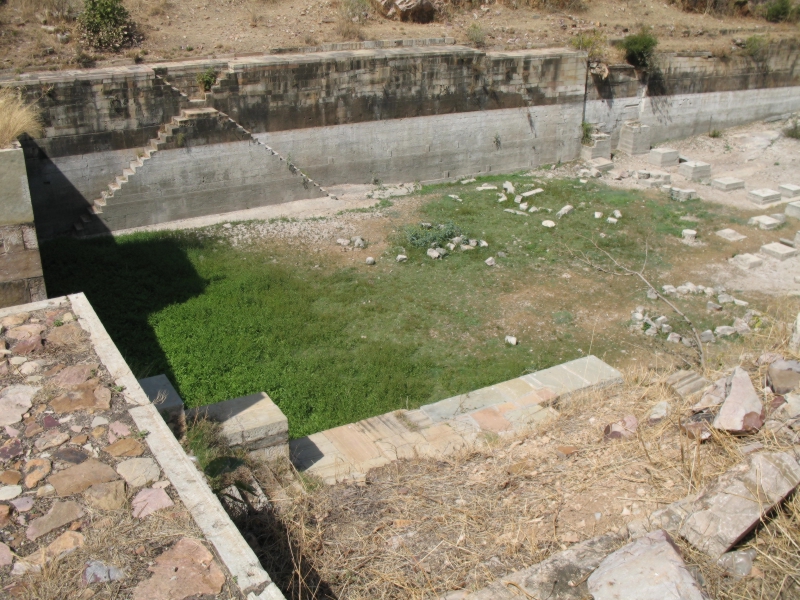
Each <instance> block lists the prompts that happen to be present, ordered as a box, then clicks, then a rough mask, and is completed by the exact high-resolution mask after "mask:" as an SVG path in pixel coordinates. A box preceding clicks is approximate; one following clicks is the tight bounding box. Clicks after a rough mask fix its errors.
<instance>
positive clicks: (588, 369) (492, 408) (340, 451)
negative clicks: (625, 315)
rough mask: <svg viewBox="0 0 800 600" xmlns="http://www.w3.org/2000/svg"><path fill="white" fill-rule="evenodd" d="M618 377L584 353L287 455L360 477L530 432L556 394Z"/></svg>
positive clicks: (329, 476)
mask: <svg viewBox="0 0 800 600" xmlns="http://www.w3.org/2000/svg"><path fill="white" fill-rule="evenodd" d="M621 381H622V374H621V373H620V372H619V371H617V370H616V369H614V368H612V367H610V366H609V365H607V364H606V363H604V362H603V361H602V360H600V359H599V358H597V357H595V356H587V357H585V358H579V359H577V360H573V361H570V362H568V363H564V364H562V365H557V366H555V367H551V368H549V369H544V370H543V371H537V372H536V373H532V374H530V375H524V376H522V377H517V378H516V379H511V380H509V381H505V382H503V383H499V384H497V385H492V386H489V387H486V388H483V389H480V390H475V391H473V392H469V393H467V394H462V395H460V396H454V397H452V398H447V399H445V400H441V401H439V402H434V403H433V404H428V405H425V406H422V407H420V408H418V409H416V410H397V411H394V412H391V413H387V414H385V415H380V416H377V417H371V418H369V419H364V420H363V421H359V422H357V423H352V424H350V425H342V426H341V427H336V428H334V429H328V430H327V431H322V432H319V433H315V434H313V435H310V436H308V437H304V438H300V439H297V440H292V441H290V442H289V453H290V457H291V460H292V463H293V464H294V465H295V467H296V468H297V469H298V470H299V471H304V472H306V473H308V474H312V475H315V476H317V477H319V478H321V479H322V480H323V481H324V482H325V483H328V484H333V483H337V482H341V481H345V480H358V479H361V478H363V477H364V475H365V474H366V472H367V471H368V470H369V469H372V468H374V467H380V466H383V465H385V464H388V463H389V462H392V461H394V460H398V459H401V458H412V457H415V456H422V457H436V456H447V455H448V454H452V453H454V452H457V451H459V450H461V449H463V448H464V447H465V446H467V445H469V444H472V443H474V442H476V441H477V440H478V438H479V437H481V436H485V435H487V434H496V435H509V434H513V433H516V432H521V431H525V430H528V429H530V428H532V427H535V426H537V425H539V424H541V423H544V422H546V421H547V420H549V419H551V418H553V417H554V416H556V415H557V414H558V412H557V411H556V410H555V409H554V408H552V407H551V406H550V405H551V404H552V403H553V401H554V400H556V399H557V398H559V397H563V396H566V395H568V394H572V393H574V392H577V391H580V390H584V389H587V388H591V387H600V386H605V385H610V384H613V383H618V382H621Z"/></svg>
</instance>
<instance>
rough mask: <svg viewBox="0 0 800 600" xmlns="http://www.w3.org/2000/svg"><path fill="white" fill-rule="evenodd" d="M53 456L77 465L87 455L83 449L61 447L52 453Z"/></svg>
mask: <svg viewBox="0 0 800 600" xmlns="http://www.w3.org/2000/svg"><path fill="white" fill-rule="evenodd" d="M83 437H86V436H83ZM53 458H54V459H56V460H60V461H62V462H67V463H71V464H73V465H79V464H81V463H82V462H83V461H85V460H86V459H87V458H89V457H88V456H87V454H86V453H85V452H84V451H83V450H80V449H78V448H61V449H59V450H58V452H56V453H55V454H54V455H53Z"/></svg>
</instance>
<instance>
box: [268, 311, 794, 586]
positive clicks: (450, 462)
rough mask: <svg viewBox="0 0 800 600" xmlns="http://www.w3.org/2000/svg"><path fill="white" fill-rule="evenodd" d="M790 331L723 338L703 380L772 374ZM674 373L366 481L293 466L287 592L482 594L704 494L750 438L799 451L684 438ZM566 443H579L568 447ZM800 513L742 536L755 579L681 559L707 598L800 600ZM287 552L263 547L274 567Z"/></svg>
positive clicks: (692, 555) (630, 379) (642, 377)
mask: <svg viewBox="0 0 800 600" xmlns="http://www.w3.org/2000/svg"><path fill="white" fill-rule="evenodd" d="M786 334H787V329H786V327H785V326H782V325H780V324H779V323H778V322H776V321H772V320H769V319H766V318H765V319H764V323H763V327H762V329H761V331H760V333H757V334H754V335H753V336H751V337H749V338H747V339H746V340H745V341H743V342H741V343H738V344H724V345H719V346H718V347H719V348H725V349H724V350H722V351H721V352H719V353H717V354H715V355H713V356H712V357H711V359H710V361H709V363H710V364H712V365H716V367H715V369H716V370H714V371H709V372H708V373H706V375H707V376H708V377H709V378H711V379H713V378H714V377H716V376H718V375H721V374H722V371H723V369H722V365H723V364H726V365H728V366H732V365H735V364H741V365H742V366H743V367H744V368H746V369H748V370H749V371H750V373H751V374H752V375H753V377H754V380H755V381H760V380H761V381H763V379H762V376H763V370H764V369H765V367H759V366H758V365H757V363H756V360H757V357H758V356H759V355H760V353H761V351H762V350H763V349H767V350H770V351H776V350H778V351H784V352H785V351H786V348H785V345H784V343H785V340H786ZM665 377H666V373H660V372H656V371H654V370H649V369H640V370H638V371H635V372H631V373H629V374H628V375H627V377H626V381H625V383H624V385H622V386H617V387H615V388H609V389H605V390H599V391H594V392H589V393H584V394H581V395H579V396H575V397H573V398H571V399H569V400H568V401H564V402H562V403H561V404H560V405H559V407H558V408H559V410H560V417H559V418H558V419H557V420H556V421H555V422H554V423H552V424H551V425H549V426H548V427H547V428H546V429H545V430H541V431H538V432H531V433H530V434H528V435H522V436H518V437H515V438H511V439H509V438H497V437H495V438H493V439H488V438H487V439H486V440H485V442H484V443H483V444H482V446H481V447H479V448H474V449H472V450H470V451H468V452H465V453H462V454H460V455H456V456H450V457H447V458H443V459H439V460H423V459H419V460H412V461H401V462H396V463H393V464H391V465H388V466H386V467H384V468H382V469H378V470H373V471H371V472H370V473H369V474H368V477H367V481H366V483H365V484H361V485H338V486H332V487H327V486H315V485H310V486H309V482H308V481H305V487H306V489H305V491H302V490H301V486H299V485H298V484H297V483H296V482H295V483H294V484H291V483H290V482H291V481H293V478H292V477H288V476H286V475H287V472H286V471H285V472H284V473H283V475H284V477H285V482H286V485H285V489H284V492H285V493H286V494H288V495H287V496H284V499H283V501H280V502H277V503H276V504H277V506H279V507H281V510H280V511H279V512H278V513H277V514H274V515H272V517H271V518H272V519H273V525H272V526H273V530H274V531H279V530H281V528H283V529H285V532H286V534H287V535H288V538H289V545H287V544H286V542H284V553H285V560H283V563H282V565H281V566H280V569H278V570H279V571H280V572H281V574H282V575H281V576H280V577H279V581H281V582H282V584H283V587H284V588H285V589H286V591H287V593H288V594H289V596H287V597H292V598H329V597H330V598H333V597H338V598H348V599H362V598H363V599H366V598H432V597H434V598H435V597H439V596H441V595H443V594H445V593H447V592H448V591H450V590H459V589H468V590H475V589H480V588H482V587H484V586H486V585H487V584H488V583H491V582H492V581H494V580H496V579H498V578H499V577H502V576H503V575H506V574H508V573H510V572H512V571H514V570H519V569H524V568H526V567H529V566H531V565H533V564H535V563H537V562H539V561H541V560H543V559H544V558H546V557H547V556H549V555H550V554H552V553H554V552H557V551H559V550H560V549H562V548H565V547H566V546H567V545H568V544H569V543H571V541H574V540H575V539H581V540H582V539H588V538H591V537H594V536H596V535H599V534H601V533H605V532H608V531H624V527H625V525H626V524H627V523H628V522H629V521H630V520H633V519H639V518H641V517H643V516H645V515H646V514H648V513H649V512H652V511H653V510H655V509H657V508H660V507H663V506H665V505H666V504H667V503H670V502H672V501H675V500H677V499H680V498H682V497H684V496H686V495H687V494H689V493H692V492H695V491H697V490H698V489H700V488H702V487H703V486H704V485H705V484H706V483H708V482H709V481H710V480H712V479H713V478H715V477H717V476H718V475H719V474H721V473H723V472H724V471H726V470H727V469H728V468H730V467H731V466H732V465H734V464H736V463H737V462H739V461H741V460H742V457H743V454H742V453H741V451H740V448H741V446H743V445H744V444H749V443H752V442H754V441H760V442H761V443H763V444H764V446H765V449H767V450H786V449H789V448H791V443H790V442H789V441H787V440H786V439H785V438H778V437H776V436H775V435H773V434H771V433H770V432H768V431H766V430H762V432H760V433H759V434H758V435H753V436H747V437H744V438H735V437H732V436H728V435H723V434H717V435H715V436H714V438H713V439H712V440H709V441H707V442H705V443H702V444H699V443H697V442H695V441H692V440H689V439H687V438H686V437H685V436H684V435H683V434H681V433H680V430H679V419H680V416H681V415H682V414H686V410H687V409H688V407H689V405H690V402H689V401H685V400H681V399H680V398H679V397H677V396H676V395H675V394H674V393H673V392H671V390H669V389H668V388H667V387H666V385H665V384H664V382H663V381H664V379H665ZM760 387H761V386H757V388H760ZM661 400H668V401H669V402H670V405H671V408H672V414H671V416H670V418H669V419H668V420H666V421H663V422H661V423H658V424H655V425H649V424H648V423H647V415H648V413H649V411H650V410H651V408H652V406H653V405H655V404H656V403H657V402H659V401H661ZM626 414H633V415H635V416H636V417H637V418H638V419H639V421H640V427H639V432H638V436H637V437H636V438H633V439H630V440H626V441H618V442H607V441H604V440H603V435H602V432H603V428H604V426H605V425H606V424H607V423H609V422H612V421H615V420H618V419H620V418H621V417H623V416H624V415H626ZM795 443H796V441H795ZM564 446H574V447H575V448H576V449H577V451H576V452H575V453H573V454H571V455H569V456H564V453H563V452H562V453H561V454H559V447H562V448H561V449H562V450H564V448H563V447H564ZM262 481H263V479H262ZM265 487H269V484H265ZM798 509H800V500H799V499H798V498H797V497H796V496H795V497H794V498H792V499H790V500H789V501H787V502H785V503H784V505H783V506H782V507H781V508H780V510H778V511H777V514H776V515H775V516H774V518H771V519H769V520H768V522H766V523H765V525H764V526H762V527H761V528H759V529H758V530H757V532H756V533H755V534H753V535H751V537H750V538H748V539H747V540H745V541H744V542H743V543H742V544H740V547H754V548H756V550H757V551H758V558H757V559H756V566H757V569H758V571H757V573H758V574H759V576H758V577H752V578H748V579H747V580H744V581H734V580H733V579H731V578H728V577H726V576H725V575H724V573H723V572H722V571H721V569H719V568H718V567H717V566H716V565H715V564H714V563H713V562H711V561H708V560H707V559H706V558H705V557H704V556H703V555H701V554H699V553H696V552H695V551H694V550H693V549H692V548H691V547H689V546H688V545H686V544H683V543H681V545H682V548H683V551H684V557H685V558H686V561H687V563H688V564H690V565H696V566H697V568H698V569H699V570H700V572H701V573H702V577H703V578H704V580H705V585H706V590H707V591H708V592H709V594H710V595H711V596H712V597H715V598H724V599H728V598H730V599H733V598H753V599H755V598H786V599H788V598H796V597H798V594H800V553H799V552H798V549H800V512H799V511H798ZM275 537H277V536H273V538H272V539H275ZM570 540H571V541H570ZM265 541H266V540H265ZM289 547H290V548H291V550H290V552H288V553H286V552H285V549H286V548H289ZM280 551H281V548H280V547H278V546H276V545H274V544H273V545H272V546H264V547H262V552H263V555H269V556H271V558H272V560H273V567H275V568H277V562H276V561H277V560H278V559H277V556H278V554H280ZM272 572H275V571H274V570H273V571H272ZM321 582H322V583H321Z"/></svg>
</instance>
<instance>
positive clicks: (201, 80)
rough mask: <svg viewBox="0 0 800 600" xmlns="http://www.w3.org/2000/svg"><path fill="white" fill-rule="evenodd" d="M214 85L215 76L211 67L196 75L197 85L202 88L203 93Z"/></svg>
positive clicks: (215, 81)
mask: <svg viewBox="0 0 800 600" xmlns="http://www.w3.org/2000/svg"><path fill="white" fill-rule="evenodd" d="M215 83H217V74H216V73H215V72H214V69H212V68H211V67H209V68H207V69H206V70H205V71H203V72H202V73H198V74H197V84H198V85H199V86H200V87H201V88H203V91H204V92H208V91H210V90H211V88H212V87H214V84H215Z"/></svg>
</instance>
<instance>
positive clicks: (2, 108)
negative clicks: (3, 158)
mask: <svg viewBox="0 0 800 600" xmlns="http://www.w3.org/2000/svg"><path fill="white" fill-rule="evenodd" d="M41 132H42V122H41V118H40V116H39V111H38V109H37V108H36V107H35V106H33V105H30V104H25V102H24V101H23V100H22V98H21V97H20V94H19V92H18V91H17V90H15V89H13V88H0V148H7V147H8V146H10V145H11V143H12V142H13V141H15V140H16V139H17V138H18V137H19V136H21V135H22V134H23V133H27V134H28V135H30V136H32V137H36V136H37V135H40V134H41Z"/></svg>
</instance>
